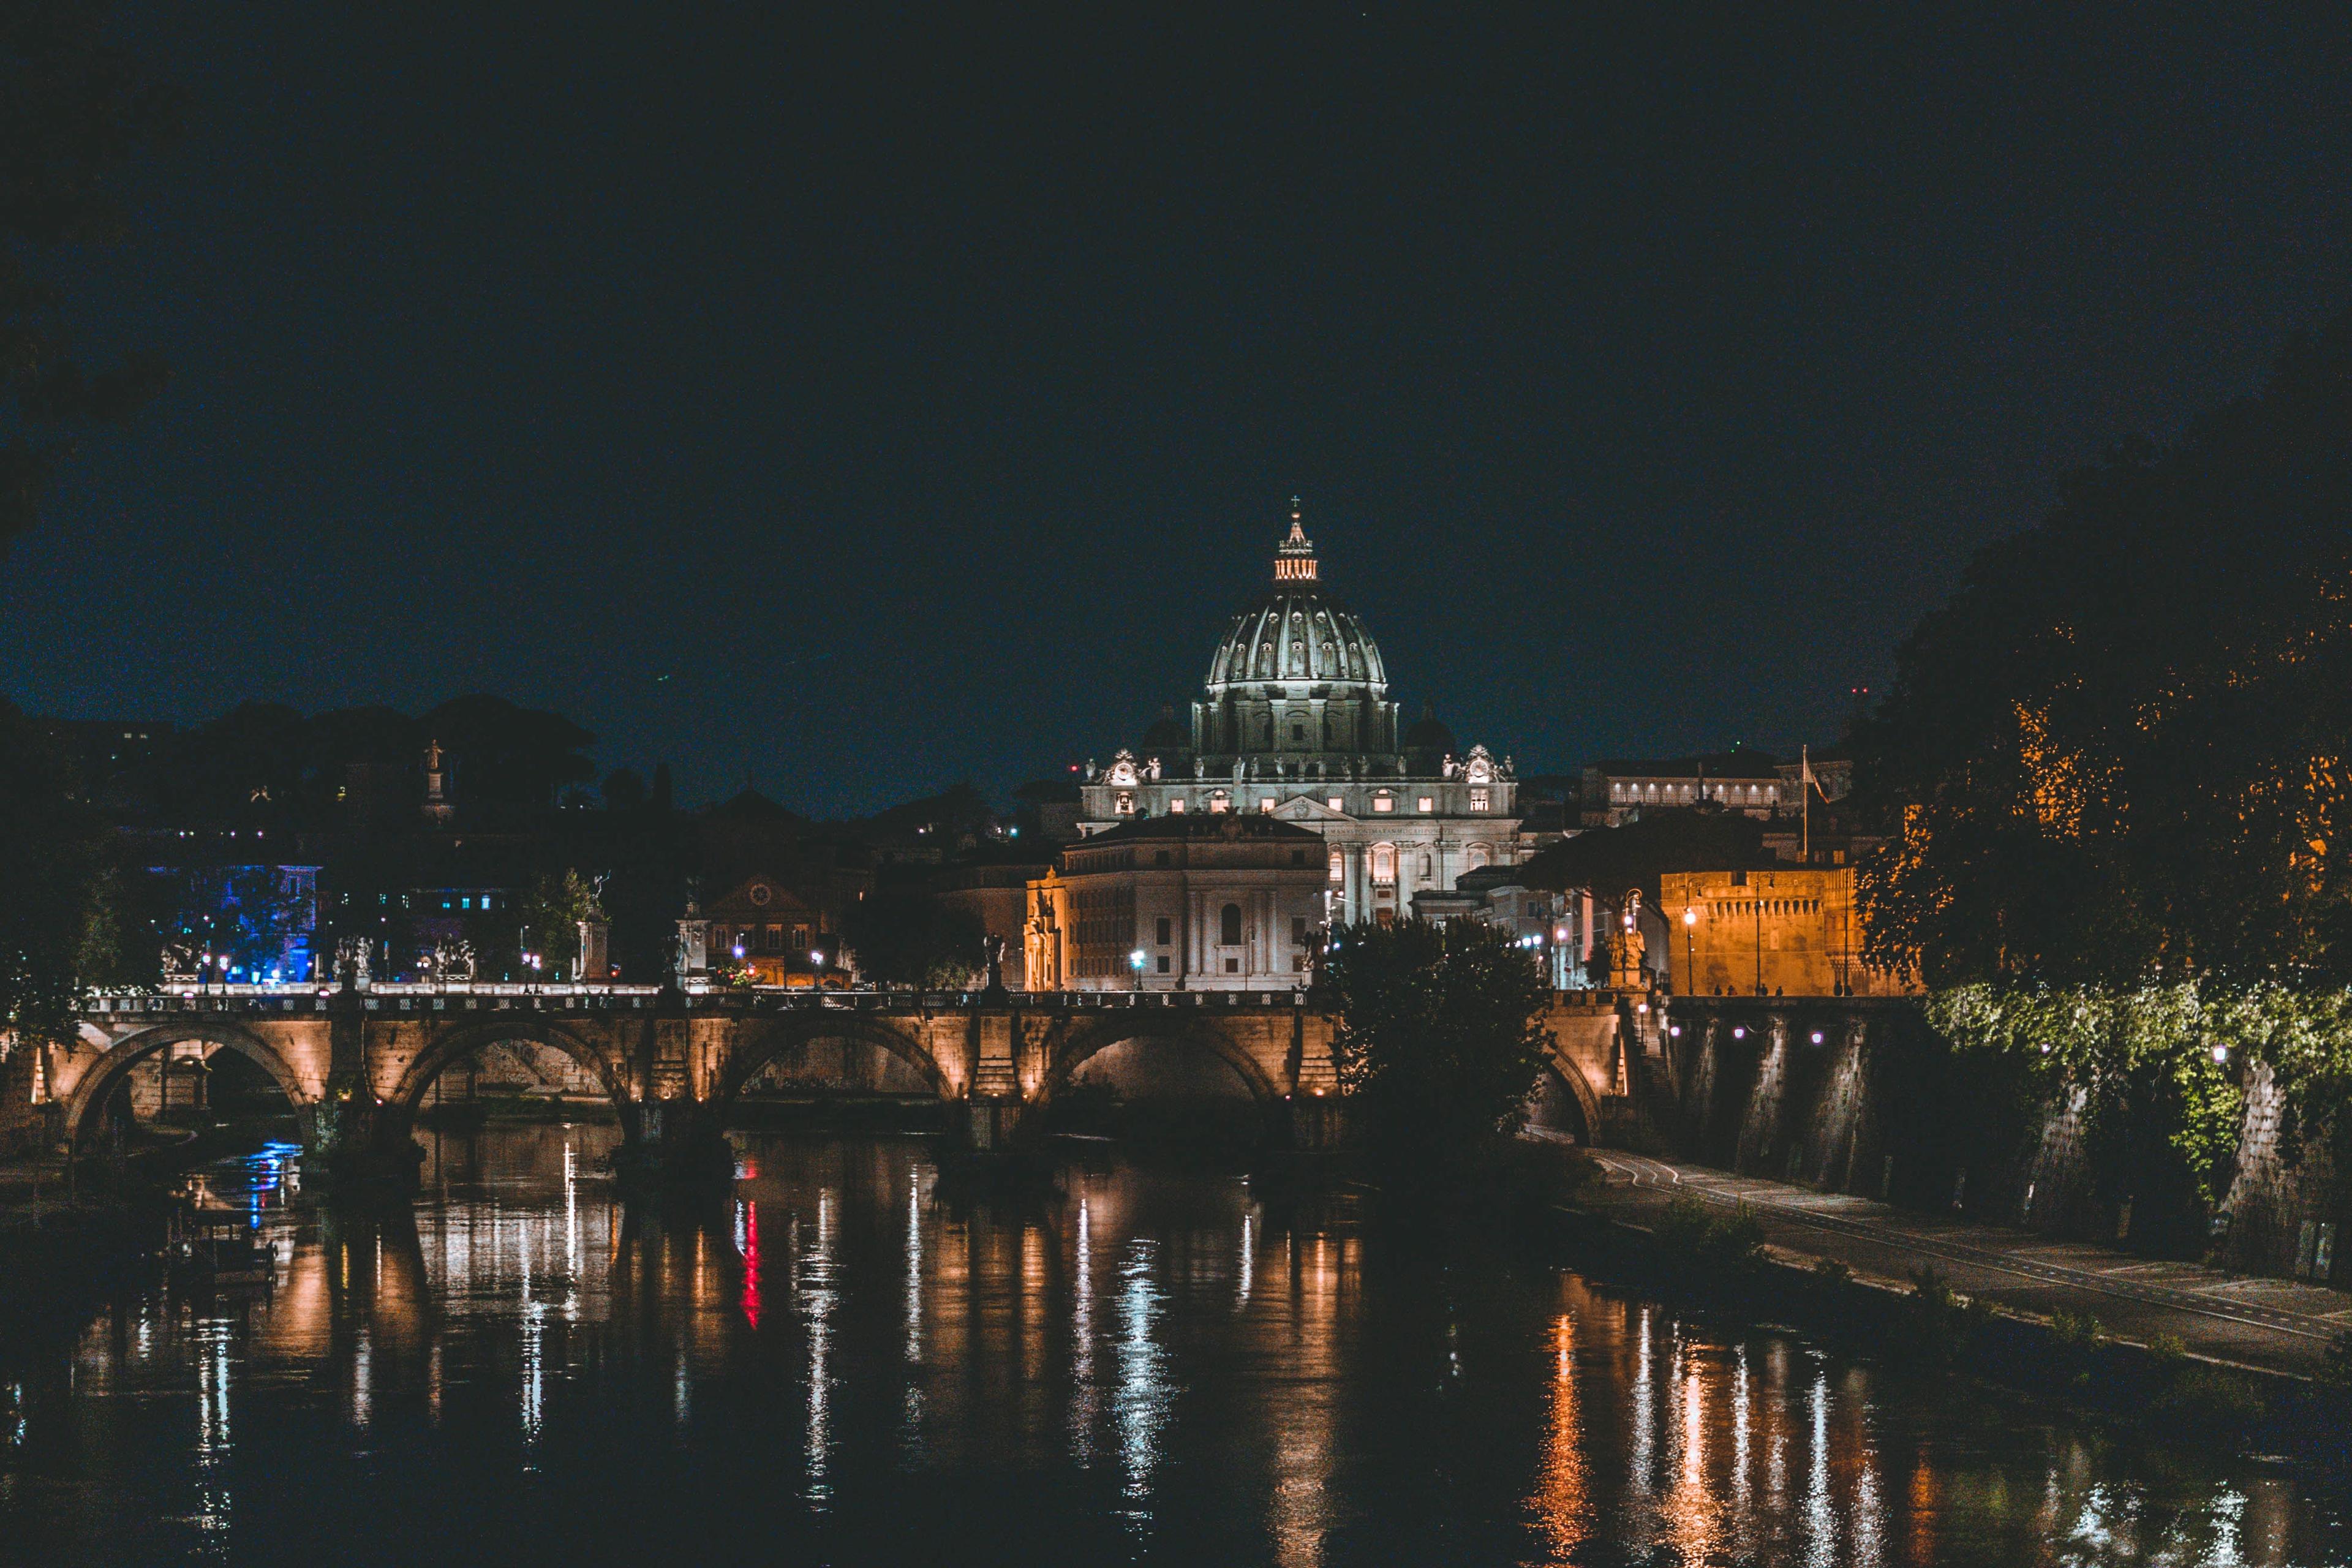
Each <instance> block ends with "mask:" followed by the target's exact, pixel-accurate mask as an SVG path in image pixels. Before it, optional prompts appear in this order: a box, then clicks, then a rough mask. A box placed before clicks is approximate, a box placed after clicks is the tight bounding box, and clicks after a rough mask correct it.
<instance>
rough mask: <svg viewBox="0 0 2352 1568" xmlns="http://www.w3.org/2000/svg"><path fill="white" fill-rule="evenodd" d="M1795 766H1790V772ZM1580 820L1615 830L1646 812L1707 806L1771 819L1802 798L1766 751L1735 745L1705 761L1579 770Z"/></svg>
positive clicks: (1620, 763)
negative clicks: (1647, 809)
mask: <svg viewBox="0 0 2352 1568" xmlns="http://www.w3.org/2000/svg"><path fill="white" fill-rule="evenodd" d="M1795 766H1796V764H1795V763H1791V764H1790V769H1791V770H1793V769H1794V768H1795ZM1582 793H1583V802H1582V807H1583V810H1582V815H1583V819H1584V825H1585V826H1588V827H1615V826H1620V825H1621V824H1622V823H1625V822H1628V821H1630V820H1632V819H1633V818H1634V817H1636V816H1640V815H1641V813H1642V811H1643V808H1645V807H1664V806H1693V805H1698V804H1700V803H1701V802H1702V801H1712V802H1714V803H1715V804H1717V805H1720V806H1723V807H1724V808H1725V809H1727V810H1729V811H1739V812H1745V813H1746V814H1747V815H1748V816H1771V815H1772V814H1773V813H1775V812H1777V811H1779V810H1780V809H1782V808H1783V807H1784V806H1785V807H1787V808H1789V809H1790V810H1794V809H1795V808H1796V806H1797V804H1798V802H1799V800H1800V798H1801V796H1800V795H1799V793H1798V788H1797V784H1796V782H1795V779H1794V776H1793V773H1791V774H1790V776H1788V777H1784V776H1783V774H1782V769H1781V766H1780V762H1779V760H1778V759H1776V758H1775V757H1774V756H1773V755H1772V754H1771V753H1770V752H1759V751H1755V750H1753V749H1751V748H1749V747H1746V746H1736V747H1734V748H1733V749H1732V750H1730V751H1728V752H1714V753H1712V754H1711V755H1707V756H1698V757H1674V758H1669V759H1665V760H1655V761H1641V760H1628V759H1622V758H1619V759H1612V760H1611V761H1608V762H1600V763H1586V764H1585V766H1584V787H1583V792H1582Z"/></svg>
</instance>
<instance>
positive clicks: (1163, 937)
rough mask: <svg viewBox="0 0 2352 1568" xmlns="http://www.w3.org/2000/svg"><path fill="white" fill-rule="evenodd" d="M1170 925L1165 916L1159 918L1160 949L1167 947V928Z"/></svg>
mask: <svg viewBox="0 0 2352 1568" xmlns="http://www.w3.org/2000/svg"><path fill="white" fill-rule="evenodd" d="M1170 923H1171V922H1170V921H1169V919H1168V917H1167V916H1166V915H1161V916H1160V946H1162V947H1166V946H1167V945H1168V928H1169V925H1170ZM1163 962H1164V961H1163Z"/></svg>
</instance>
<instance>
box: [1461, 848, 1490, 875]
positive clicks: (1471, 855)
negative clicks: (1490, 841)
mask: <svg viewBox="0 0 2352 1568" xmlns="http://www.w3.org/2000/svg"><path fill="white" fill-rule="evenodd" d="M1463 860H1464V863H1465V865H1467V866H1468V867H1469V868H1470V869H1472V870H1474V871H1475V870H1476V869H1477V868H1479V867H1481V866H1484V865H1485V864H1486V846H1485V845H1484V844H1473V845H1472V846H1470V848H1469V852H1468V853H1467V854H1465V856H1464V857H1463Z"/></svg>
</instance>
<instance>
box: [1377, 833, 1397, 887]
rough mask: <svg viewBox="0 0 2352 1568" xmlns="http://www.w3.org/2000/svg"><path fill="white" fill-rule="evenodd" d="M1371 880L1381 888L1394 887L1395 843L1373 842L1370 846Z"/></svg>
mask: <svg viewBox="0 0 2352 1568" xmlns="http://www.w3.org/2000/svg"><path fill="white" fill-rule="evenodd" d="M1372 880H1373V882H1374V883H1375V884H1377V885H1378V886H1380V887H1383V888H1390V887H1394V886H1395V885H1396V846H1395V845H1393V844H1375V845H1373V846H1372Z"/></svg>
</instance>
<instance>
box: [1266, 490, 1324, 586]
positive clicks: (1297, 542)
mask: <svg viewBox="0 0 2352 1568" xmlns="http://www.w3.org/2000/svg"><path fill="white" fill-rule="evenodd" d="M1300 517H1301V514H1300V511H1299V509H1298V498H1297V496H1292V497H1291V498H1290V537H1289V538H1287V539H1286V540H1284V541H1283V542H1281V543H1280V544H1277V545H1276V546H1275V547H1274V580H1275V581H1276V582H1277V583H1312V582H1313V581H1315V542H1314V541H1313V540H1311V539H1308V538H1307V529H1306V526H1305V525H1304V523H1302V522H1301V521H1300Z"/></svg>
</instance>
